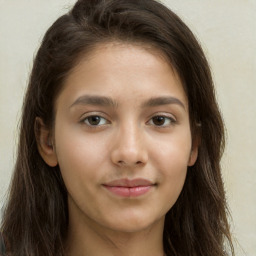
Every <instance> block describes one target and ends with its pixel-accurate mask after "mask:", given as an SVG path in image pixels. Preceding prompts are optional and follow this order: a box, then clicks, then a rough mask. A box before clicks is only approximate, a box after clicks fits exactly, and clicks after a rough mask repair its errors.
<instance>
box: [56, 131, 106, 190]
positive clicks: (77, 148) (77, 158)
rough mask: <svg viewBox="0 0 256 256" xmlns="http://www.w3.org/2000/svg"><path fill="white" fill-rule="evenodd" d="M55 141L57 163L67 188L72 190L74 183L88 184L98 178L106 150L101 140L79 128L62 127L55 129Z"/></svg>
mask: <svg viewBox="0 0 256 256" xmlns="http://www.w3.org/2000/svg"><path fill="white" fill-rule="evenodd" d="M58 131H59V132H58ZM55 142H56V154H57V159H58V163H59V166H60V170H61V173H62V176H63V179H64V182H65V184H66V186H67V188H68V187H70V189H72V190H73V185H74V184H77V185H78V184H80V183H81V184H89V185H90V184H91V183H90V182H88V181H94V182H95V181H97V180H99V177H100V176H101V175H102V174H101V170H103V168H101V165H102V164H103V163H104V160H105V161H106V155H105V154H106V152H107V150H106V149H105V146H104V144H103V142H102V141H100V140H99V141H96V140H95V139H93V137H91V136H90V137H89V136H85V133H84V132H82V131H81V130H78V129H72V128H63V129H58V130H57V131H56V136H55Z"/></svg>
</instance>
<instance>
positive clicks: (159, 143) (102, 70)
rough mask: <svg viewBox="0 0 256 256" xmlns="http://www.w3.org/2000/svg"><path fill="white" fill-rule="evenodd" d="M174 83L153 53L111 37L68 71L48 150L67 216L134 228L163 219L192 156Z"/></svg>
mask: <svg viewBox="0 0 256 256" xmlns="http://www.w3.org/2000/svg"><path fill="white" fill-rule="evenodd" d="M188 113H189V110H188V101H187V98H186V95H185V93H184V90H183V88H182V84H181V81H180V79H179V77H178V75H177V74H176V73H175V72H174V70H173V69H172V67H171V66H170V65H169V64H168V63H167V62H166V61H165V60H164V58H162V57H160V54H159V53H158V52H157V51H148V50H145V49H144V48H142V47H139V46H135V45H127V44H118V43H115V44H114V43H112V44H107V45H104V46H99V47H97V49H96V50H94V52H93V53H92V54H91V55H90V56H89V57H87V58H84V59H83V60H82V61H81V62H80V63H79V64H78V65H77V66H76V67H75V69H74V70H73V71H72V72H71V73H70V75H69V76H68V78H67V80H66V81H65V84H64V89H63V91H62V92H61V93H60V95H59V97H58V99H57V101H56V120H55V129H54V152H55V154H56V155H55V157H56V160H57V161H58V164H59V167H60V170H61V174H62V176H63V179H64V182H65V185H66V187H67V191H68V206H69V216H70V218H71V219H72V218H73V219H80V220H84V222H85V223H87V224H90V225H92V224H93V225H99V226H101V227H103V228H108V229H111V230H118V231H125V232H133V231H138V230H142V229H145V228H148V227H151V226H152V225H153V224H155V223H158V222H159V223H160V222H161V223H163V221H164V216H165V214H166V213H167V211H168V210H169V209H170V208H171V207H172V206H173V205H174V203H175V201H176V200H177V198H178V196H179V194H180V192H181V190H182V187H183V184H184V181H185V177H186V172H187V166H189V165H193V164H194V162H195V160H196V157H197V148H196V147H195V148H193V147H192V138H191V131H190V124H189V114H188Z"/></svg>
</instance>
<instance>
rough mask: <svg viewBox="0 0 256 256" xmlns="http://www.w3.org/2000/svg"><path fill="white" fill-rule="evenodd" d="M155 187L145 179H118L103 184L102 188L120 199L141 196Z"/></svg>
mask: <svg viewBox="0 0 256 256" xmlns="http://www.w3.org/2000/svg"><path fill="white" fill-rule="evenodd" d="M155 186H156V184H155V183H153V182H151V181H149V180H146V179H133V180H129V179H119V180H113V181H111V182H108V183H106V184H103V187H104V188H106V189H107V190H108V191H109V192H111V193H113V194H114V195H117V196H121V197H138V196H142V195H144V194H146V193H148V192H149V191H150V190H152V189H153V187H155Z"/></svg>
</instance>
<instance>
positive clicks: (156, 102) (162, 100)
mask: <svg viewBox="0 0 256 256" xmlns="http://www.w3.org/2000/svg"><path fill="white" fill-rule="evenodd" d="M169 104H177V105H179V106H181V107H182V108H184V109H186V108H185V105H184V104H183V103H182V102H181V100H179V99H178V98H175V97H171V96H163V97H156V98H151V99H149V100H147V101H146V102H144V103H143V104H142V107H156V106H161V105H169Z"/></svg>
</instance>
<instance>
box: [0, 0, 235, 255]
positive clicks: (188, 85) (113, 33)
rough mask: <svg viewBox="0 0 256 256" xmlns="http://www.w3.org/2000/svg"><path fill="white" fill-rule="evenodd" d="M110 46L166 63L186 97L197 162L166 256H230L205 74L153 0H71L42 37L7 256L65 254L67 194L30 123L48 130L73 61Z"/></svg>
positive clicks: (6, 226)
mask: <svg viewBox="0 0 256 256" xmlns="http://www.w3.org/2000/svg"><path fill="white" fill-rule="evenodd" d="M115 40H118V41H123V42H128V43H139V44H142V45H143V44H145V45H149V46H152V47H154V48H156V49H158V50H159V51H160V52H162V54H163V55H164V56H165V57H166V58H167V59H168V60H169V62H170V64H171V65H172V67H173V68H174V69H175V70H176V71H177V73H178V74H179V76H180V78H181V80H182V82H183V87H184V90H185V92H186V94H187V97H188V101H189V116H190V125H191V131H192V136H193V138H196V137H197V138H199V139H200V147H199V155H198V159H197V162H196V164H195V165H194V166H193V167H189V169H188V173H187V177H186V181H185V185H184V188H183V190H182V192H181V194H180V196H179V198H178V200H177V202H176V203H175V205H174V206H173V207H172V208H171V209H170V210H169V212H168V213H167V215H166V221H165V227H164V235H163V239H164V241H163V243H164V250H165V253H166V255H172V256H174V255H175V256H205V255H207V256H224V255H227V254H228V252H227V251H228V250H230V251H231V254H232V255H234V252H233V246H232V241H231V235H230V230H229V224H228V220H227V205H226V199H225V192H224V188H223V182H222V177H221V170H220V159H221V156H222V152H223V148H224V128H223V122H222V118H221V115H220V112H219V109H218V105H217V103H216V99H215V93H214V86H213V81H212V77H211V72H210V69H209V65H208V63H207V60H206V58H205V55H204V53H203V51H202V49H201V47H200V45H199V43H198V42H197V40H196V38H195V36H194V35H193V34H192V32H191V31H190V30H189V28H188V27H187V26H186V25H185V24H184V23H183V22H182V21H181V20H180V18H179V17H178V16H177V15H176V14H174V13H173V12H172V11H171V10H169V9H168V8H167V7H165V6H163V5H162V4H160V3H159V2H157V1H154V0H79V1H78V2H77V3H76V4H75V6H74V7H73V9H72V10H71V11H70V12H69V13H67V14H65V15H63V16H62V17H60V18H59V19H58V20H57V21H56V22H55V23H54V24H53V25H52V26H51V27H50V28H49V30H48V31H47V33H46V34H45V36H44V39H43V41H42V44H41V47H40V48H39V50H38V53H37V55H36V58H35V60H34V65H33V69H32V73H31V77H30V81H29V85H28V89H27V92H26V96H25V99H24V105H23V114H22V119H21V125H20V140H19V145H18V153H17V161H16V165H15V170H14V175H13V179H12V183H11V187H10V193H9V200H8V202H7V206H6V209H5V211H4V216H3V221H2V227H1V229H2V231H3V235H4V237H5V240H6V241H8V248H9V253H10V255H13V256H18V255H19V256H25V255H28V256H32V255H33V256H35V255H42V256H45V255H47V256H56V255H65V252H64V249H63V240H64V239H65V236H66V233H67V226H68V210H67V192H66V188H65V184H64V183H63V180H62V177H61V174H60V170H59V167H58V166H57V167H53V168H52V167H49V166H48V165H47V164H46V163H45V162H44V161H43V160H42V158H41V156H40V154H39V152H38V149H37V143H36V134H35V130H36V127H34V123H35V119H36V117H41V118H42V119H43V120H44V123H45V124H46V125H47V126H49V127H52V126H54V118H55V112H54V103H55V99H56V97H57V96H58V94H59V93H60V91H61V88H62V85H63V82H64V80H65V78H66V77H67V76H68V74H69V72H70V71H71V70H72V68H74V66H75V65H76V63H77V62H78V60H79V57H80V56H82V55H84V54H86V52H90V51H91V50H92V48H94V47H96V46H97V44H98V43H104V42H109V41H115ZM227 245H228V246H227Z"/></svg>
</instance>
